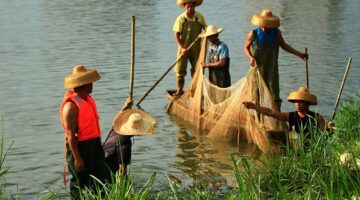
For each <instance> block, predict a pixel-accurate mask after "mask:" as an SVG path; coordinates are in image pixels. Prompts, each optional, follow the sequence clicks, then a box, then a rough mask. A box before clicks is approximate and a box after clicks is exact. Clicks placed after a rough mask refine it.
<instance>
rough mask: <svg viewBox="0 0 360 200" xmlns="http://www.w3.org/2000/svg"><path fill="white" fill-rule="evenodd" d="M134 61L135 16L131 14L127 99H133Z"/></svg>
mask: <svg viewBox="0 0 360 200" xmlns="http://www.w3.org/2000/svg"><path fill="white" fill-rule="evenodd" d="M134 63H135V16H132V23H131V61H130V91H129V99H130V100H132V99H133V92H134Z"/></svg>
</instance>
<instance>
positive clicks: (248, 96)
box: [167, 40, 286, 153]
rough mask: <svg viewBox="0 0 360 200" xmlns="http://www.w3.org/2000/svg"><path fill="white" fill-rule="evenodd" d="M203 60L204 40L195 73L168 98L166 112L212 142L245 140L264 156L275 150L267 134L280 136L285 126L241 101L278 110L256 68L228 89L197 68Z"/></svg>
mask: <svg viewBox="0 0 360 200" xmlns="http://www.w3.org/2000/svg"><path fill="white" fill-rule="evenodd" d="M205 58H206V41H205V40H204V41H203V42H202V46H201V52H200V56H199V60H198V63H197V65H196V72H195V74H194V76H193V79H192V81H191V83H190V85H189V87H188V89H187V90H186V91H185V93H184V94H183V95H182V96H180V97H178V98H171V97H170V102H169V104H168V106H167V112H168V113H170V114H171V115H176V116H178V117H180V118H182V119H184V120H185V121H187V122H189V123H190V124H191V125H192V126H194V127H195V128H197V129H200V130H203V131H202V132H204V133H205V134H207V137H208V138H210V139H213V140H216V141H220V140H224V141H233V142H237V143H239V141H246V142H248V143H254V144H256V145H257V146H258V147H259V149H260V150H262V151H263V152H264V153H268V152H270V151H271V150H272V151H277V150H278V145H276V144H275V142H274V141H273V140H271V139H270V138H271V137H270V134H276V133H277V134H281V133H283V132H284V130H285V127H286V124H285V123H284V122H281V121H279V120H276V119H274V118H272V117H268V116H264V115H262V114H259V113H257V112H256V111H255V110H249V109H246V108H245V106H244V105H243V104H242V102H243V101H252V102H257V103H259V104H260V105H261V106H265V107H268V108H272V109H278V108H277V105H276V103H275V102H274V99H273V97H272V95H271V93H270V91H269V89H268V88H267V86H266V84H265V82H264V81H263V79H262V78H261V76H260V74H259V71H258V69H257V67H250V68H249V71H248V72H247V75H246V76H244V77H243V78H241V79H240V80H239V81H237V82H236V83H234V84H233V85H232V86H230V87H228V88H220V87H217V86H216V85H214V84H212V83H211V82H210V81H209V80H208V78H207V77H206V76H204V72H203V69H202V67H201V65H200V63H201V62H204V61H205Z"/></svg>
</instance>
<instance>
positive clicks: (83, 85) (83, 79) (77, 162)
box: [60, 65, 108, 199]
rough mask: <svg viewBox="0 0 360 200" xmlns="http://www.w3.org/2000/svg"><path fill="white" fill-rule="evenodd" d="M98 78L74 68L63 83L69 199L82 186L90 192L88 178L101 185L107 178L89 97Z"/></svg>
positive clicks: (94, 73) (82, 68)
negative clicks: (99, 182) (69, 178)
mask: <svg viewBox="0 0 360 200" xmlns="http://www.w3.org/2000/svg"><path fill="white" fill-rule="evenodd" d="M99 79H100V75H99V74H98V72H97V71H96V70H91V69H86V67H85V66H84V65H77V66H75V67H74V68H73V71H72V74H70V75H68V76H66V77H65V81H64V85H65V89H67V90H68V91H66V92H65V96H64V99H63V102H62V104H61V109H60V116H61V122H62V125H63V128H64V131H65V142H66V150H67V153H66V160H67V163H68V168H69V171H70V173H71V175H72V178H71V180H70V193H71V197H72V198H73V199H79V197H80V190H81V189H82V188H84V187H88V188H91V189H94V188H93V187H94V183H95V182H96V181H95V180H92V178H91V177H90V175H92V176H94V177H96V178H97V179H99V180H100V181H102V182H104V181H106V180H107V178H108V174H107V170H106V165H105V157H104V151H103V148H102V145H101V131H100V125H99V115H98V112H97V109H96V103H95V100H94V99H93V98H92V97H91V96H90V94H91V93H92V90H93V82H95V81H97V80H99ZM70 89H73V90H70ZM64 175H65V174H64ZM94 181H95V182H94Z"/></svg>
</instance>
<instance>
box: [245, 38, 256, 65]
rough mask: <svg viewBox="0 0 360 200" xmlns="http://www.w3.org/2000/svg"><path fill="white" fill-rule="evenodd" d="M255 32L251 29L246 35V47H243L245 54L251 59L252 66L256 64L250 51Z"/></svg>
mask: <svg viewBox="0 0 360 200" xmlns="http://www.w3.org/2000/svg"><path fill="white" fill-rule="evenodd" d="M253 37H254V36H253V32H252V31H251V32H250V33H249V34H248V35H247V37H246V40H245V44H244V47H243V50H244V52H245V55H246V57H247V58H248V59H249V61H250V65H251V66H255V63H256V62H255V58H254V57H253V56H252V55H251V52H250V46H251V42H252V40H253Z"/></svg>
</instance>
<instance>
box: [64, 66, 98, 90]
mask: <svg viewBox="0 0 360 200" xmlns="http://www.w3.org/2000/svg"><path fill="white" fill-rule="evenodd" d="M98 80H100V75H99V73H98V72H97V71H96V70H87V71H86V72H83V73H79V74H70V75H68V76H67V77H65V79H64V88H65V89H73V88H77V87H80V86H83V85H86V84H89V83H93V82H95V81H98Z"/></svg>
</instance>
